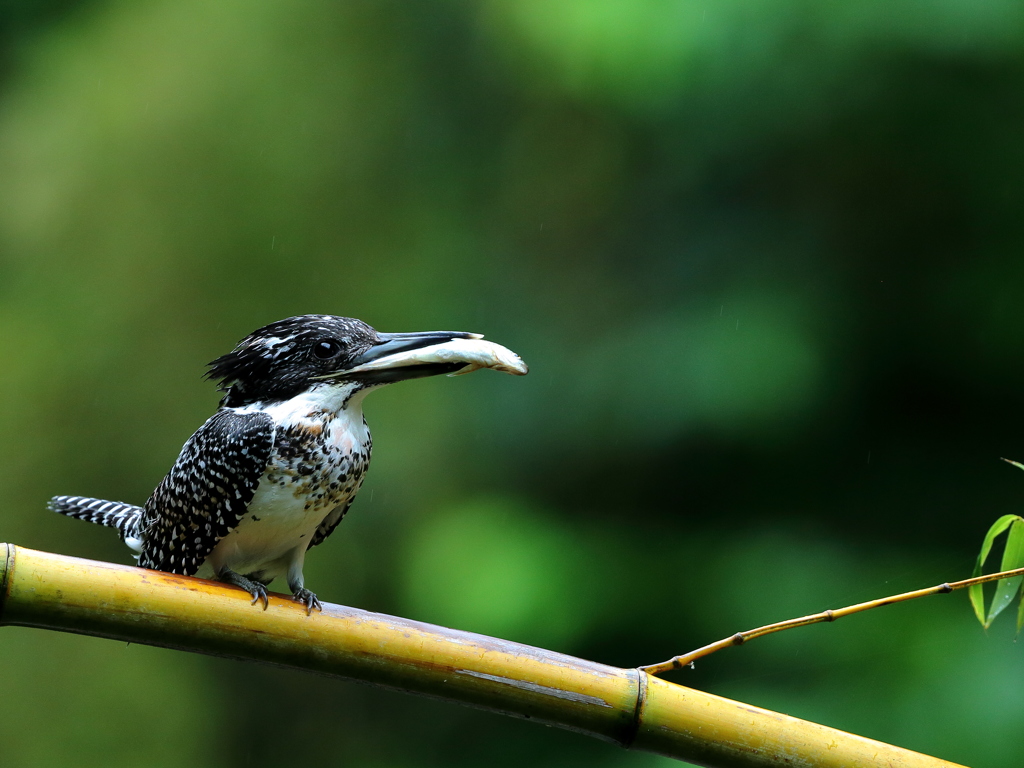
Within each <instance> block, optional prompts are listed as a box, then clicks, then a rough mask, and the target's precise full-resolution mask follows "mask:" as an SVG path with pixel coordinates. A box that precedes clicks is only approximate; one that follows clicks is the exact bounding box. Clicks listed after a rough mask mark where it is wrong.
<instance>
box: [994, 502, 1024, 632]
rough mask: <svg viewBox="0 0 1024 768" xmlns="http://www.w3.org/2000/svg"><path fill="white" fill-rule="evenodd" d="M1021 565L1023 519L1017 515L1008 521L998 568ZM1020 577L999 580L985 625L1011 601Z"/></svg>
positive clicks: (1018, 586)
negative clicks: (1008, 525) (1008, 529)
mask: <svg viewBox="0 0 1024 768" xmlns="http://www.w3.org/2000/svg"><path fill="white" fill-rule="evenodd" d="M1021 567H1024V520H1021V519H1020V518H1019V517H1018V518H1017V519H1016V520H1014V521H1013V522H1012V523H1010V531H1009V533H1007V535H1006V547H1005V548H1004V549H1003V561H1002V563H1001V564H1000V565H999V570H1000V571H1012V570H1014V569H1016V568H1021ZM1022 578H1024V577H1021V576H1014V577H1013V578H1010V579H1000V580H999V582H998V583H997V584H996V593H995V595H994V596H993V597H992V603H991V604H990V605H989V607H988V619H986V622H985V624H986V626H988V625H989V624H991V623H992V621H993V620H994V619H995V617H996V616H998V615H999V614H1000V613H1002V612H1003V610H1004V609H1005V608H1006V607H1007V606H1008V605H1009V604H1010V603H1012V602H1013V598H1014V597H1015V596H1016V595H1017V590H1018V589H1020V583H1021V580H1022Z"/></svg>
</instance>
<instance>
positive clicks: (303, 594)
mask: <svg viewBox="0 0 1024 768" xmlns="http://www.w3.org/2000/svg"><path fill="white" fill-rule="evenodd" d="M292 600H294V601H295V602H297V603H302V605H304V606H306V615H307V616H310V615H312V613H313V609H314V608H316V609H317V610H318V611H321V612H323V610H324V606H323V604H322V603H321V602H320V601H319V600H317V597H316V595H314V594H313V593H312V592H310V591H309V590H308V589H306V588H305V587H299V588H298V589H296V590H295V591H294V593H293V594H292Z"/></svg>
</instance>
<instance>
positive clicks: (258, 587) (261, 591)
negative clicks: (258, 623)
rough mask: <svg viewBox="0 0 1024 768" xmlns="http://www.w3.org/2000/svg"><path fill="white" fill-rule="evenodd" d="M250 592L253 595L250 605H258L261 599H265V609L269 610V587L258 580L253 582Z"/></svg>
mask: <svg viewBox="0 0 1024 768" xmlns="http://www.w3.org/2000/svg"><path fill="white" fill-rule="evenodd" d="M249 594H250V595H252V602H251V603H249V605H256V603H258V602H259V601H260V600H262V601H263V610H264V611H265V610H267V608H269V607H270V598H269V597H268V596H267V588H266V586H264V585H263V584H261V583H260V582H258V581H254V582H253V583H252V587H251V588H250V589H249Z"/></svg>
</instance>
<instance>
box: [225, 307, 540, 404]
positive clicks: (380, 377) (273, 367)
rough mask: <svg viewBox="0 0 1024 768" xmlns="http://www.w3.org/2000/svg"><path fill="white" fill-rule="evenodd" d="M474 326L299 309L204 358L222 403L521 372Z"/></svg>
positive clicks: (514, 361)
mask: <svg viewBox="0 0 1024 768" xmlns="http://www.w3.org/2000/svg"><path fill="white" fill-rule="evenodd" d="M482 338H483V337H482V336H481V335H480V334H477V333H465V332H462V331H424V332H420V333H378V332H377V331H376V330H374V329H373V328H371V327H370V326H369V325H367V324H366V323H364V322H363V321H362V320H356V319H355V318H351V317H337V316H335V315H302V316H299V317H289V318H287V319H285V320H279V321H277V322H276V323H271V324H270V325H265V326H263V327H262V328H260V329H258V330H256V331H253V332H252V333H250V334H249V335H248V336H246V337H245V338H244V339H242V340H241V341H240V342H239V343H238V345H237V346H236V347H235V348H234V349H233V350H232V351H231V352H228V353H227V354H226V355H222V356H220V357H218V358H217V359H216V360H214V361H213V362H211V363H210V364H209V368H210V370H209V371H208V372H207V374H206V375H207V378H210V379H214V380H219V382H220V384H219V388H220V390H221V391H223V392H224V393H225V395H224V398H223V399H222V400H221V405H222V406H228V407H237V406H241V405H245V404H247V403H253V402H272V401H280V400H287V399H289V398H291V397H294V396H296V395H298V394H301V393H302V392H304V391H306V390H309V389H312V388H314V387H325V386H339V387H342V388H344V389H345V390H346V391H348V392H349V393H354V392H356V391H359V390H365V389H367V388H370V387H377V386H381V385H383V384H390V383H392V382H396V381H403V380H405V379H416V378H421V377H424V376H437V375H439V374H446V373H447V374H455V373H461V372H467V371H468V370H474V369H475V368H482V367H486V368H496V369H498V370H503V371H505V372H507V373H514V374H519V375H521V374H525V373H526V372H527V369H526V365H525V364H524V363H523V362H522V360H520V359H519V357H518V356H517V355H515V353H513V352H510V351H509V350H507V349H505V348H504V347H500V346H499V345H497V344H492V343H490V342H486V341H481V339H482Z"/></svg>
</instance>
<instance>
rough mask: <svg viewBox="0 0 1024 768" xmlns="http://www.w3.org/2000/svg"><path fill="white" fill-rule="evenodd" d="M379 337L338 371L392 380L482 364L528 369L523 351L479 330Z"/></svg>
mask: <svg viewBox="0 0 1024 768" xmlns="http://www.w3.org/2000/svg"><path fill="white" fill-rule="evenodd" d="M377 337H378V339H379V341H378V342H377V343H376V344H374V345H373V346H372V347H370V348H369V349H368V350H366V351H365V352H363V353H362V354H361V355H359V356H358V357H356V358H355V359H354V360H352V362H351V363H350V365H349V367H348V368H346V369H345V370H343V371H338V372H337V374H334V375H335V376H338V377H343V378H357V379H360V380H362V381H367V382H369V383H373V384H390V383H391V382H395V381H404V380H405V379H418V378H422V377H424V376H437V375H440V374H445V373H447V374H451V375H454V374H459V373H469V372H470V371H474V370H476V369H478V368H493V369H495V370H499V371H503V372H505V373H511V374H515V375H519V376H522V375H523V374H525V373H526V372H527V370H528V369H527V367H526V364H525V363H524V362H523V361H522V359H521V358H520V357H519V355H517V354H516V353H515V352H512V351H511V350H509V349H506V348H505V347H503V346H501V345H500V344H494V343H493V342H490V341H484V340H483V336H481V335H480V334H479V333H465V332H462V331H425V332H422V333H378V334H377Z"/></svg>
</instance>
